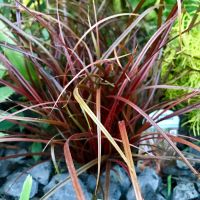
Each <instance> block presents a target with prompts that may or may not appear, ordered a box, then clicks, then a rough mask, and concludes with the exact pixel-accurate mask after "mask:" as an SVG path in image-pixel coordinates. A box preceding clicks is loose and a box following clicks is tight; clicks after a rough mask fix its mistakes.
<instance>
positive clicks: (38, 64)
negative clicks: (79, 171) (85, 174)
mask: <svg viewBox="0 0 200 200" xmlns="http://www.w3.org/2000/svg"><path fill="white" fill-rule="evenodd" d="M199 19H200V18H199V0H184V1H183V2H181V1H176V0H156V1H155V0H148V1H143V0H141V1H139V0H137V1H135V0H112V1H111V0H110V1H109V0H108V1H107V0H102V1H92V0H88V1H87V0H79V1H75V0H74V1H73V0H72V1H66V0H57V1H51V0H44V1H40V0H23V1H11V0H0V30H1V31H0V132H1V138H0V139H1V140H2V142H5V143H6V142H7V143H8V144H10V143H11V144H13V142H15V143H14V144H15V145H17V144H16V142H25V143H30V147H29V148H30V149H29V150H30V153H29V154H27V156H31V157H32V158H33V160H34V163H37V162H39V161H41V160H47V159H52V161H53V163H54V167H55V171H56V172H58V171H59V167H58V163H59V162H60V161H61V160H63V159H65V160H66V163H68V164H69V163H70V164H71V165H69V166H72V168H68V170H69V172H70V175H71V177H72V178H73V177H74V179H73V180H76V173H74V171H73V170H74V168H75V167H74V164H73V162H72V159H71V157H72V158H73V160H75V162H77V163H81V164H82V165H84V166H85V168H84V169H85V170H86V169H88V168H92V166H93V165H95V164H98V174H100V165H101V157H102V159H103V160H102V167H104V168H105V167H106V166H107V165H108V163H109V162H114V163H118V164H120V165H121V166H123V167H124V168H125V169H126V170H129V172H130V176H131V177H132V178H133V177H134V175H135V174H134V171H132V170H131V167H132V168H133V160H132V157H131V158H130V154H129V153H130V152H129V151H131V152H134V153H137V152H138V146H139V144H140V142H141V141H142V139H143V132H144V131H145V130H147V129H148V128H149V127H151V126H155V127H156V129H157V132H156V133H152V134H153V135H154V134H155V135H158V134H160V136H159V137H161V138H164V139H166V140H167V141H168V142H169V143H170V145H172V147H173V148H174V151H175V152H176V153H177V155H179V156H180V157H181V158H182V159H183V160H184V161H185V162H186V163H187V165H188V166H189V168H190V169H191V170H192V171H193V172H194V173H195V174H196V173H197V172H196V170H195V169H194V168H193V167H192V166H191V165H190V163H188V162H187V159H185V157H184V155H183V154H182V153H181V152H180V151H179V149H178V148H177V147H176V145H174V143H173V142H179V143H183V144H184V145H187V146H192V147H193V148H196V149H197V150H199V148H198V146H197V145H196V144H195V143H194V144H193V143H192V140H191V141H190V142H187V141H186V140H185V139H184V138H181V136H178V137H175V136H174V137H171V136H169V135H168V134H167V133H165V132H164V131H163V130H162V129H160V127H158V126H157V124H156V123H155V122H159V121H160V120H163V119H160V118H159V115H156V116H154V117H153V118H150V117H149V116H148V114H149V113H151V112H153V111H155V110H159V109H163V110H164V112H165V111H167V110H171V109H172V110H174V113H173V114H172V115H170V116H166V118H167V117H168V118H170V117H173V116H175V115H178V116H180V115H183V116H185V119H186V122H185V124H187V125H189V126H190V127H191V129H192V133H193V135H195V136H197V135H199V134H200V111H199V108H200V102H199V100H200V98H199V92H200V88H199V87H200V61H199V59H200V56H199V52H200V51H199V50H200V49H199V48H200V40H199V38H200V28H199V21H198V20H199ZM193 135H192V136H193ZM127 141H128V143H127ZM130 147H131V148H132V149H131V150H130V149H129V148H130ZM133 147H134V148H133ZM135 147H136V148H135ZM63 148H64V151H63ZM159 148H160V147H159ZM155 151H156V150H155ZM158 151H159V152H160V151H161V152H165V149H164V148H163V149H159V150H158ZM104 156H105V157H104ZM140 156H141V157H142V155H139V157H140ZM92 160H95V164H94V163H93V164H91V165H90V166H89V167H88V166H87V165H86V163H90V162H92ZM108 161H109V162H108ZM69 166H68V167H69ZM134 184H136V183H134V181H133V185H134ZM134 187H137V186H136V185H134ZM76 190H77V191H78V190H79V186H78V184H77V185H76Z"/></svg>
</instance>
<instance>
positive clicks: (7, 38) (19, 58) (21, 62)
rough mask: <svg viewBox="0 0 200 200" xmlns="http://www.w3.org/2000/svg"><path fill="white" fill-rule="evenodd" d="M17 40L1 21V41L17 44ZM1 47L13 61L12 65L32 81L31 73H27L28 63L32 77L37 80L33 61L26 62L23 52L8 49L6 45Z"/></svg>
mask: <svg viewBox="0 0 200 200" xmlns="http://www.w3.org/2000/svg"><path fill="white" fill-rule="evenodd" d="M15 41H16V38H15V37H14V35H13V34H12V32H11V31H10V30H9V29H8V27H7V26H6V25H5V24H4V23H3V22H2V21H0V42H5V43H7V44H10V45H14V46H17V43H16V42H15ZM1 49H2V50H3V53H4V54H5V56H6V57H7V58H8V60H9V61H10V62H11V63H12V65H13V66H14V67H16V68H17V69H18V70H19V72H20V73H21V74H22V76H23V77H24V78H25V79H26V80H28V81H30V78H29V73H27V69H26V64H27V66H28V69H29V72H30V74H31V76H32V79H33V80H35V81H36V80H37V79H38V77H37V76H36V72H35V70H34V68H33V65H32V63H31V62H26V60H25V57H24V55H23V54H22V53H19V52H17V51H15V50H12V49H8V48H5V47H1ZM0 78H1V77H0ZM36 82H37V81H36Z"/></svg>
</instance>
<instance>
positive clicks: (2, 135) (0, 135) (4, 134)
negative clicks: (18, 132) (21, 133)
mask: <svg viewBox="0 0 200 200" xmlns="http://www.w3.org/2000/svg"><path fill="white" fill-rule="evenodd" d="M7 135H8V134H6V133H2V132H0V137H4V136H7Z"/></svg>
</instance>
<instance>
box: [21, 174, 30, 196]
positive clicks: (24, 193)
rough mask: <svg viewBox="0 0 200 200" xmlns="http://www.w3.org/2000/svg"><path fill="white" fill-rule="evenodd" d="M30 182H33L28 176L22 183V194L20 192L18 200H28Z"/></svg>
mask: <svg viewBox="0 0 200 200" xmlns="http://www.w3.org/2000/svg"><path fill="white" fill-rule="evenodd" d="M32 182H33V179H32V177H31V176H30V175H28V176H27V177H26V180H25V181H24V184H23V188H22V192H21V195H20V199H19V200H29V199H30V194H31V187H32Z"/></svg>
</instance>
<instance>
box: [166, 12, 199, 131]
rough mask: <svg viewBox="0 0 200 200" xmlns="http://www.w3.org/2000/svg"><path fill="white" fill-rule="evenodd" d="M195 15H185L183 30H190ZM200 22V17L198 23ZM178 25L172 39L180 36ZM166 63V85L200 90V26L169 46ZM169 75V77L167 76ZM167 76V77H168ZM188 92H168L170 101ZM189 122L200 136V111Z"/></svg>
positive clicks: (194, 113) (173, 30)
mask: <svg viewBox="0 0 200 200" xmlns="http://www.w3.org/2000/svg"><path fill="white" fill-rule="evenodd" d="M192 17H193V15H192V14H189V13H185V14H184V15H183V18H182V19H183V20H182V27H181V28H182V30H185V29H186V28H188V26H189V25H190V23H191V20H192ZM199 20H200V15H199V16H198V19H197V21H199ZM178 31H179V25H178V23H176V24H175V26H174V27H173V29H172V34H171V37H174V36H176V35H177V34H178ZM163 58H164V62H163V66H162V79H163V81H164V82H165V83H167V84H170V85H176V86H185V87H192V88H200V26H199V25H198V26H196V27H194V28H192V29H191V30H190V31H189V32H187V33H184V34H183V35H182V36H181V39H180V38H177V39H175V40H173V41H172V42H171V43H169V44H168V46H167V47H166V49H165V51H164V55H163ZM166 74H167V75H166ZM166 76H167V77H166ZM187 92H188V91H183V90H166V92H165V96H166V98H168V99H173V98H176V97H177V96H179V95H183V94H184V93H187ZM199 101H200V96H198V97H195V99H192V100H191V99H190V100H188V102H187V104H191V103H195V102H199ZM188 115H189V121H188V123H190V125H191V128H192V130H193V132H194V135H197V134H198V135H200V110H195V111H192V112H191V113H189V114H188Z"/></svg>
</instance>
